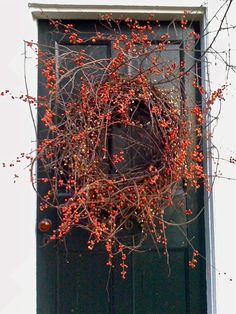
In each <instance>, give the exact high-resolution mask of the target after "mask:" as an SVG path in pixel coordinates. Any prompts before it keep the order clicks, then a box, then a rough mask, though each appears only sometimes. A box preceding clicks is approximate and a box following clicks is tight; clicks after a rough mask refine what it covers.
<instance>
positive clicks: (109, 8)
mask: <svg viewBox="0 0 236 314" xmlns="http://www.w3.org/2000/svg"><path fill="white" fill-rule="evenodd" d="M28 6H29V8H30V10H31V14H32V16H33V18H34V19H36V20H37V19H51V18H52V19H81V20H84V19H99V17H100V15H101V14H108V13H112V14H113V16H114V17H119V18H122V17H123V18H125V17H126V16H129V17H131V18H135V19H139V20H145V19H147V18H148V16H149V15H150V14H155V15H158V18H159V19H160V20H168V19H170V20H171V19H174V18H177V17H179V16H180V15H181V14H183V12H187V17H189V19H191V20H194V21H198V22H199V23H200V29H201V32H203V30H205V29H206V27H207V7H204V6H201V7H197V6H178V7H176V6H172V5H171V4H170V5H169V6H154V5H153V6H151V5H149V6H145V5H139V6H132V5H112V4H108V5H91V4H87V5H83V4H42V3H29V4H28ZM207 46H208V41H207V36H204V39H202V40H201V49H202V50H203V51H204V50H205V49H206V47H207ZM201 73H202V77H203V82H202V84H203V85H205V86H204V87H205V89H206V90H208V89H209V86H208V85H207V83H206V80H205V79H204V78H206V76H207V65H206V63H204V60H202V64H201ZM203 109H204V108H203ZM210 146H211V144H210V141H205V142H204V144H203V151H204V154H205V155H206V153H207V152H209V149H210ZM204 166H205V170H206V172H207V174H208V175H209V178H211V177H212V164H211V160H210V159H207V160H206V161H205V164H204ZM204 204H205V210H204V220H205V252H206V253H205V254H206V287H207V312H208V313H209V314H212V313H216V270H215V267H214V265H215V242H214V212H213V196H212V193H209V192H206V191H205V192H204Z"/></svg>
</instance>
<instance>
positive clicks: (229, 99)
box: [0, 0, 236, 314]
mask: <svg viewBox="0 0 236 314" xmlns="http://www.w3.org/2000/svg"><path fill="white" fill-rule="evenodd" d="M39 2H41V3H54V1H39ZM56 3H67V4H68V3H75V4H77V3H78V1H66V0H64V1H61V0H60V1H58V0H57V1H56ZM82 3H83V4H88V3H91V4H108V3H109V4H134V5H160V6H161V5H164V6H167V5H190V3H191V5H192V6H198V5H201V4H202V1H199V0H192V1H187V0H179V1H178V3H176V1H170V0H168V1H167V0H165V1H164V0H161V1H158V2H157V1H154V0H145V1H143V0H132V1H124V0H123V1H119V0H110V1H105V0H103V3H102V2H101V1H100V0H94V1H89V0H86V1H85V0H83V1H80V4H82ZM220 4H222V1H220V0H217V1H216V0H210V1H209V15H210V16H211V15H212V14H213V13H214V12H215V10H216V8H217V6H219V5H220ZM235 12H236V3H235V2H234V4H233V6H232V8H231V13H230V15H229V19H228V22H229V24H235V20H234V14H235ZM218 23H219V20H215V21H214V23H213V24H212V29H217V25H218ZM0 30H1V43H2V48H1V58H0V92H1V91H2V90H5V89H10V90H12V91H14V93H16V94H17V93H25V86H24V77H23V61H24V60H23V56H22V53H23V47H24V46H23V40H24V39H26V40H31V39H33V40H36V39H37V27H36V22H35V21H33V19H32V17H31V14H30V11H29V9H28V7H27V1H26V0H8V1H4V2H3V3H1V11H0ZM230 34H231V41H230V43H231V49H232V55H231V62H232V63H233V64H236V40H235V38H236V31H235V30H231V31H230ZM228 42H229V40H228V37H227V33H226V32H224V33H222V35H221V36H220V37H219V38H218V40H217V43H216V47H217V49H219V50H221V49H222V48H223V49H227V47H228V46H227V45H228ZM28 61H29V62H28V65H29V66H28V70H27V72H28V78H29V80H28V81H29V85H30V93H31V94H32V95H34V94H36V90H37V89H36V88H37V78H36V68H35V60H28ZM212 61H213V63H212V65H211V66H210V71H211V81H212V87H218V86H219V84H221V83H225V67H224V65H222V64H220V63H217V64H216V65H215V61H214V60H212ZM229 82H231V84H232V85H231V86H230V87H229V88H228V89H227V95H226V101H225V102H224V103H223V105H222V114H221V116H220V119H219V121H218V127H217V129H216V132H215V136H214V143H215V144H216V145H217V146H218V148H219V149H220V154H221V156H222V157H223V158H226V159H229V157H230V156H231V155H232V156H234V157H236V140H235V138H236V123H235V119H236V106H235V100H236V77H235V75H233V74H232V75H231V76H230V78H229ZM216 106H217V105H216ZM0 108H1V123H0V145H1V146H0V151H1V153H0V162H1V163H2V162H6V163H8V164H9V163H10V162H11V161H12V160H14V159H15V157H16V156H18V155H19V154H20V153H21V152H27V151H30V150H31V149H34V146H35V144H34V142H32V141H34V139H35V137H34V129H33V125H32V122H31V120H30V116H29V109H28V107H27V104H25V103H21V102H19V101H12V100H11V99H10V98H3V97H1V96H0ZM25 166H26V164H24V165H19V166H17V167H16V166H15V167H12V168H2V166H1V164H0V195H1V203H0V217H1V223H0V248H1V257H0V289H1V291H0V296H1V297H0V314H35V313H36V310H35V307H36V305H35V304H36V289H35V279H36V278H35V277H36V275H35V274H36V272H35V263H36V262H35V218H36V197H35V194H34V192H33V190H32V188H31V185H30V183H29V173H28V170H27V169H26V170H23V168H24V167H25ZM220 170H221V172H222V175H223V176H226V177H227V176H229V177H234V178H236V165H232V164H229V163H226V162H224V161H222V162H221V163H220ZM15 173H16V174H18V175H19V176H20V177H19V179H17V182H16V183H13V175H14V174H15ZM235 195H236V181H233V180H227V179H217V180H216V184H215V186H214V227H215V252H216V268H217V272H216V281H217V285H216V292H217V313H218V314H234V313H236V295H235V291H236V278H235V266H234V265H235V264H236V258H235V241H236V225H235V218H236V217H235V211H236V198H235ZM218 273H220V274H218ZM224 273H226V275H224ZM230 278H232V279H233V281H230V280H229V279H230ZM65 314H66V313H65ZM196 314H198V313H196ZM199 314H200V313H199ZM212 314H215V313H212Z"/></svg>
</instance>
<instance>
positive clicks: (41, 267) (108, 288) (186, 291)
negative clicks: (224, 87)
mask: <svg viewBox="0 0 236 314" xmlns="http://www.w3.org/2000/svg"><path fill="white" fill-rule="evenodd" d="M66 23H70V21H66ZM71 23H73V24H75V26H76V27H79V29H80V30H82V31H86V32H91V31H94V28H95V26H94V25H95V24H96V29H97V30H98V31H106V32H107V30H104V28H103V26H102V25H101V24H100V23H99V22H97V21H71ZM167 25H168V23H165V22H163V28H161V30H162V31H163V32H165V31H166V27H167ZM195 26H196V27H198V25H195ZM49 30H50V25H49V23H48V21H43V20H42V21H39V43H40V44H42V45H45V46H49V45H50V46H51V47H56V49H55V53H57V57H58V58H57V60H58V62H59V63H60V64H63V62H64V63H67V66H68V67H69V66H70V64H69V62H70V61H69V57H68V59H67V58H66V57H65V55H64V57H63V58H61V57H60V54H63V53H65V52H66V51H67V50H66V49H67V48H71V45H69V44H68V42H66V41H62V40H61V39H60V38H59V37H58V36H59V35H57V34H54V35H52V33H51V32H50V31H49ZM178 31H180V30H178ZM177 35H178V34H176V32H174V33H173V34H172V37H173V40H174V42H175V43H174V44H173V48H174V49H173V50H174V51H171V53H170V55H169V57H170V59H171V60H175V61H177V62H179V61H180V60H181V59H183V58H185V56H184V55H183V53H180V52H179V51H178V47H179V44H178V43H177V41H179V37H178V36H177ZM83 36H86V35H83ZM79 49H85V50H88V51H90V52H91V53H90V55H91V57H93V58H97V57H99V58H104V59H106V58H109V57H110V56H111V55H113V54H114V52H113V51H111V43H109V42H101V43H96V44H89V45H87V46H86V45H80V46H73V50H75V51H76V50H79ZM51 50H52V51H53V48H51ZM70 53H71V52H70ZM188 58H189V59H188V60H187V62H189V64H190V63H191V62H193V59H192V58H190V57H188ZM104 62H106V61H104ZM147 62H148V61H147ZM136 66H137V65H136ZM88 71H96V69H93V68H92V67H91V68H90V69H88ZM76 75H78V76H79V75H81V73H80V71H79V70H78V72H77V73H75V79H76ZM41 82H42V77H41V75H40V71H39V95H44V94H45V95H46V91H45V90H44V87H43V84H41ZM65 84H67V83H66V82H64V81H62V82H61V86H62V88H63V86H64V85H65ZM184 84H185V82H183V85H184ZM187 84H188V83H187ZM165 87H167V86H165ZM185 88H191V87H190V86H187V87H186V86H185ZM76 92H77V91H76V90H74V89H73V84H71V83H70V84H68V85H66V87H65V96H64V97H65V102H66V101H68V99H70V95H71V94H73V93H76ZM190 95H191V97H195V94H194V92H190ZM59 110H63V108H59ZM38 129H39V140H40V137H41V138H43V136H44V129H43V125H42V123H41V120H40V112H39V120H38ZM122 132H127V130H126V129H122V128H119V127H114V128H113V129H112V131H111V134H112V135H111V141H110V144H109V145H110V150H111V151H112V152H113V153H116V152H119V151H120V149H123V148H124V149H126V154H127V155H129V156H130V158H129V159H128V160H129V161H128V163H129V167H130V166H131V167H135V166H136V165H137V164H138V163H139V162H140V164H142V163H143V156H141V157H140V156H136V155H135V149H134V148H132V149H131V150H130V149H127V143H124V142H122V139H121V138H122ZM128 132H130V134H131V138H132V137H133V138H135V139H137V138H141V137H143V136H144V135H143V134H133V130H132V129H129V130H128ZM147 132H148V129H147ZM150 146H151V144H150ZM144 155H145V158H146V159H148V158H152V157H153V156H152V153H151V149H150V151H149V152H144ZM135 156H136V157H135ZM157 159H158V156H157ZM140 160H141V161H140ZM126 169H127V165H125V164H122V163H121V165H120V169H119V170H120V171H121V172H124V173H125V171H126ZM108 171H110V174H111V175H112V169H108ZM43 176H44V174H43V172H42V170H41V167H40V164H39V165H38V177H39V178H40V177H43ZM38 189H39V192H40V193H43V192H46V190H47V188H46V186H45V184H44V185H40V184H39V186H38ZM61 197H66V194H63V191H62V194H61ZM177 202H182V204H183V209H184V208H191V209H192V210H193V212H194V214H196V213H197V212H198V211H199V210H200V209H201V208H202V206H203V197H202V191H198V192H197V193H194V194H193V195H191V196H189V197H188V198H186V197H185V196H184V191H183V188H182V187H179V189H178V190H177V191H176V196H175V200H174V205H173V207H172V208H169V209H168V210H167V214H166V219H169V220H170V219H171V220H172V221H175V222H179V223H185V222H186V221H187V220H186V216H185V215H184V211H183V212H180V211H179V210H178V211H177V210H176V203H177ZM39 203H40V200H38V207H39ZM43 218H50V219H51V220H52V222H53V227H55V226H56V225H57V215H56V213H55V211H54V210H53V208H52V209H49V210H47V211H45V212H40V211H39V210H38V221H40V220H42V219H43ZM186 235H187V236H188V238H189V239H193V237H194V239H193V240H192V243H193V245H194V246H196V247H197V248H199V249H201V252H203V253H204V221H203V217H200V219H198V220H196V221H195V222H194V223H192V224H190V225H189V226H188V225H183V226H182V227H181V228H176V227H169V228H168V229H167V237H168V240H169V242H168V253H169V256H165V255H163V247H159V248H156V247H155V245H154V244H153V241H152V239H151V238H147V239H146V240H145V241H144V243H143V245H142V247H141V249H140V252H132V253H130V254H128V256H127V264H128V272H127V278H126V279H125V280H122V279H121V276H120V267H119V264H120V259H119V258H118V257H117V258H115V268H112V269H109V268H108V267H107V266H106V262H107V254H106V252H105V250H104V248H103V247H102V246H99V245H98V246H97V247H95V248H94V250H93V251H92V252H89V251H88V249H87V241H88V234H87V232H86V231H83V230H78V229H76V230H73V232H72V233H71V235H69V236H68V237H67V238H66V239H65V241H64V242H63V243H49V244H47V245H45V243H46V240H47V237H48V236H47V234H46V235H45V234H42V233H40V232H39V231H37V242H38V249H37V291H38V292H37V304H38V308H37V313H38V314H69V313H76V314H95V313H96V314H172V313H173V314H184V313H189V314H204V313H206V283H205V264H204V260H203V259H200V261H199V265H198V267H197V268H196V270H190V269H189V268H188V266H187V264H188V260H189V259H191V253H192V249H191V248H190V247H189V245H188V241H187V240H186ZM120 237H121V238H122V237H123V238H122V241H128V242H131V243H132V242H138V241H139V237H140V228H139V226H138V225H136V224H135V222H134V225H133V227H132V228H131V229H129V228H128V230H124V231H123V232H122V233H121V234H120ZM158 251H159V252H158Z"/></svg>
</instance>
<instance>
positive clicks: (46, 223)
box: [38, 218, 52, 232]
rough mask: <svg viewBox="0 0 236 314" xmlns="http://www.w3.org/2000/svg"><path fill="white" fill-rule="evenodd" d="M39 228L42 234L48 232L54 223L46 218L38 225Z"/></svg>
mask: <svg viewBox="0 0 236 314" xmlns="http://www.w3.org/2000/svg"><path fill="white" fill-rule="evenodd" d="M38 228H39V230H40V231H41V232H47V231H49V230H50V229H51V228H52V222H51V220H50V219H47V218H44V219H43V220H41V221H40V222H39V223H38Z"/></svg>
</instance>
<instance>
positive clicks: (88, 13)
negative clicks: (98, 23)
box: [28, 3, 205, 20]
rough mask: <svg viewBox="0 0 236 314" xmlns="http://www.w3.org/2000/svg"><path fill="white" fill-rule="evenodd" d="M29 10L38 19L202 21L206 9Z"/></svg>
mask: <svg viewBox="0 0 236 314" xmlns="http://www.w3.org/2000/svg"><path fill="white" fill-rule="evenodd" d="M28 6H29V8H30V10H31V13H32V15H33V17H34V18H36V19H48V18H52V19H63V18H64V19H74V18H79V19H98V18H99V17H100V15H102V14H107V13H112V14H113V16H114V17H120V18H122V17H125V16H129V17H132V18H139V19H147V18H148V16H149V15H150V14H154V15H156V16H157V17H158V18H159V19H172V18H176V17H178V16H181V15H182V14H183V12H185V11H186V12H187V15H188V16H191V19H194V20H201V19H202V17H203V15H204V13H205V7H203V6H201V7H185V6H179V7H177V6H176V7H169V6H156V5H152V6H151V5H149V6H144V5H92V4H88V5H85V4H78V5H74V4H42V3H29V5H28Z"/></svg>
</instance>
